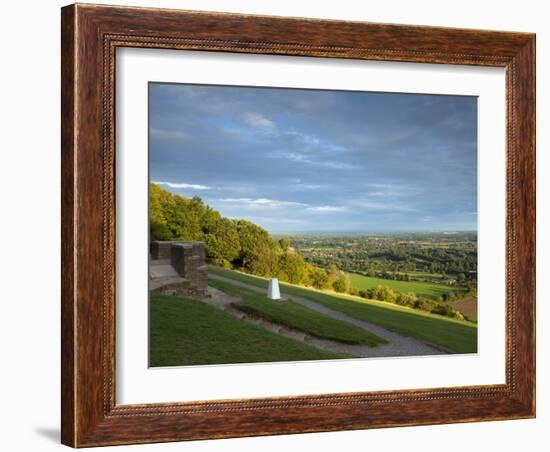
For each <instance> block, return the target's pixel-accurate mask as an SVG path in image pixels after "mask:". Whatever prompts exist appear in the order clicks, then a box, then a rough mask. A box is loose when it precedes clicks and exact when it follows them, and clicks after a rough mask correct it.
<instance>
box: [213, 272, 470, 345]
mask: <svg viewBox="0 0 550 452" xmlns="http://www.w3.org/2000/svg"><path fill="white" fill-rule="evenodd" d="M209 271H210V272H211V273H213V274H217V275H220V276H224V277H226V278H230V279H234V280H236V281H241V282H245V283H247V284H250V285H253V286H256V287H265V288H267V280H266V279H264V278H259V277H257V276H251V275H246V274H244V273H240V272H235V271H232V270H226V269H222V268H218V267H210V269H209ZM281 291H282V292H283V293H287V294H290V295H296V296H300V297H303V298H307V299H310V300H313V301H316V302H318V303H321V304H323V305H325V306H327V307H329V308H331V309H335V310H337V311H340V312H344V313H345V314H348V315H349V316H351V317H354V318H356V319H360V320H365V321H368V322H372V323H375V324H377V325H380V326H382V327H384V328H387V329H388V330H391V331H395V332H397V333H400V334H403V335H405V336H412V337H415V338H417V339H420V340H422V341H425V342H428V343H431V344H433V345H436V346H439V347H441V348H444V349H445V350H448V351H449V352H452V353H476V352H477V326H476V325H475V324H473V323H471V322H466V321H459V320H455V319H452V318H450V317H444V316H440V315H436V314H430V313H427V312H423V311H419V310H414V309H410V308H406V307H402V306H398V305H394V304H391V303H385V302H380V301H375V300H364V299H362V298H359V297H352V296H349V295H341V294H335V293H327V292H321V291H318V290H315V289H310V288H307V289H306V288H303V287H298V286H294V285H291V284H285V283H281Z"/></svg>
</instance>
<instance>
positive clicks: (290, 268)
mask: <svg viewBox="0 0 550 452" xmlns="http://www.w3.org/2000/svg"><path fill="white" fill-rule="evenodd" d="M278 274H279V278H280V279H281V280H282V281H288V282H290V283H292V284H300V283H302V282H307V280H308V268H307V264H306V262H305V261H304V258H303V257H302V256H300V255H299V254H297V253H294V252H291V251H288V252H286V253H283V254H281V255H280V256H279V272H278Z"/></svg>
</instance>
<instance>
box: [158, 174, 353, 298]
mask: <svg viewBox="0 0 550 452" xmlns="http://www.w3.org/2000/svg"><path fill="white" fill-rule="evenodd" d="M149 192H150V194H149V198H150V235H151V240H200V241H203V242H204V243H205V246H206V257H207V259H208V262H210V263H211V264H214V265H217V266H220V267H224V268H237V269H242V270H244V271H246V272H248V273H251V274H253V275H258V276H266V277H268V276H269V277H278V278H279V279H280V280H281V281H288V282H291V283H293V284H304V285H308V284H311V285H313V286H314V287H317V288H327V287H330V288H333V284H336V286H335V287H334V288H335V289H337V290H340V291H343V292H347V291H349V289H350V283H349V277H348V276H347V275H344V273H342V272H340V271H339V270H338V269H335V270H334V271H335V275H334V277H333V279H332V280H330V282H329V277H328V275H327V272H326V271H325V270H323V269H321V268H317V267H314V266H313V265H311V264H308V263H307V262H305V261H304V258H303V257H302V256H301V255H300V254H298V253H296V252H295V251H294V250H293V249H292V248H291V247H290V241H289V239H288V237H283V238H281V239H280V240H278V241H275V240H274V239H273V238H272V237H271V236H270V235H269V233H268V232H267V231H266V230H265V229H262V228H261V227H259V226H257V225H255V224H254V223H251V222H250V221H246V220H231V219H228V218H224V217H222V216H221V215H220V214H219V213H218V212H217V211H215V210H213V209H211V208H210V207H208V206H207V205H205V204H204V203H203V202H202V200H201V199H200V198H199V197H194V198H191V199H189V198H185V197H183V196H180V195H175V194H172V193H170V192H168V191H166V190H163V189H162V188H160V187H159V186H158V185H156V184H153V183H152V184H150V186H149Z"/></svg>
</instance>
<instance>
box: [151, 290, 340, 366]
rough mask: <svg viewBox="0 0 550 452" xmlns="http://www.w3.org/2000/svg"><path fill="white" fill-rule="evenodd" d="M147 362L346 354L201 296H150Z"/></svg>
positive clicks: (301, 358)
mask: <svg viewBox="0 0 550 452" xmlns="http://www.w3.org/2000/svg"><path fill="white" fill-rule="evenodd" d="M149 306H150V317H149V318H150V336H149V341H150V342H149V365H150V366H152V367H158V366H181V365H197V364H224V363H252V362H269V361H304V360H317V359H335V358H348V357H350V356H349V355H346V354H343V353H332V352H328V351H324V350H320V349H317V348H315V347H311V346H309V345H306V344H302V343H301V342H298V341H295V340H292V339H289V338H286V337H283V336H279V335H278V334H275V333H271V332H269V331H266V330H264V329H263V328H260V327H257V326H255V325H251V324H249V323H246V322H245V321H243V320H240V319H237V318H235V317H234V316H232V315H230V314H227V313H225V312H223V311H221V310H219V309H217V308H214V307H212V306H209V305H207V304H205V303H203V302H201V301H196V300H191V299H186V298H176V297H171V296H167V295H159V294H153V293H152V294H151V296H150V305H149Z"/></svg>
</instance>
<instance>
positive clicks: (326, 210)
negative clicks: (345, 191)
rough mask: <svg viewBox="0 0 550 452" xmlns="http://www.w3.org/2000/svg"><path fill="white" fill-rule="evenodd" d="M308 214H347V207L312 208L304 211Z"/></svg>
mask: <svg viewBox="0 0 550 452" xmlns="http://www.w3.org/2000/svg"><path fill="white" fill-rule="evenodd" d="M306 210H307V211H309V212H315V213H335V212H347V211H348V208H347V207H342V206H313V207H308V208H307V209H306Z"/></svg>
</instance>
